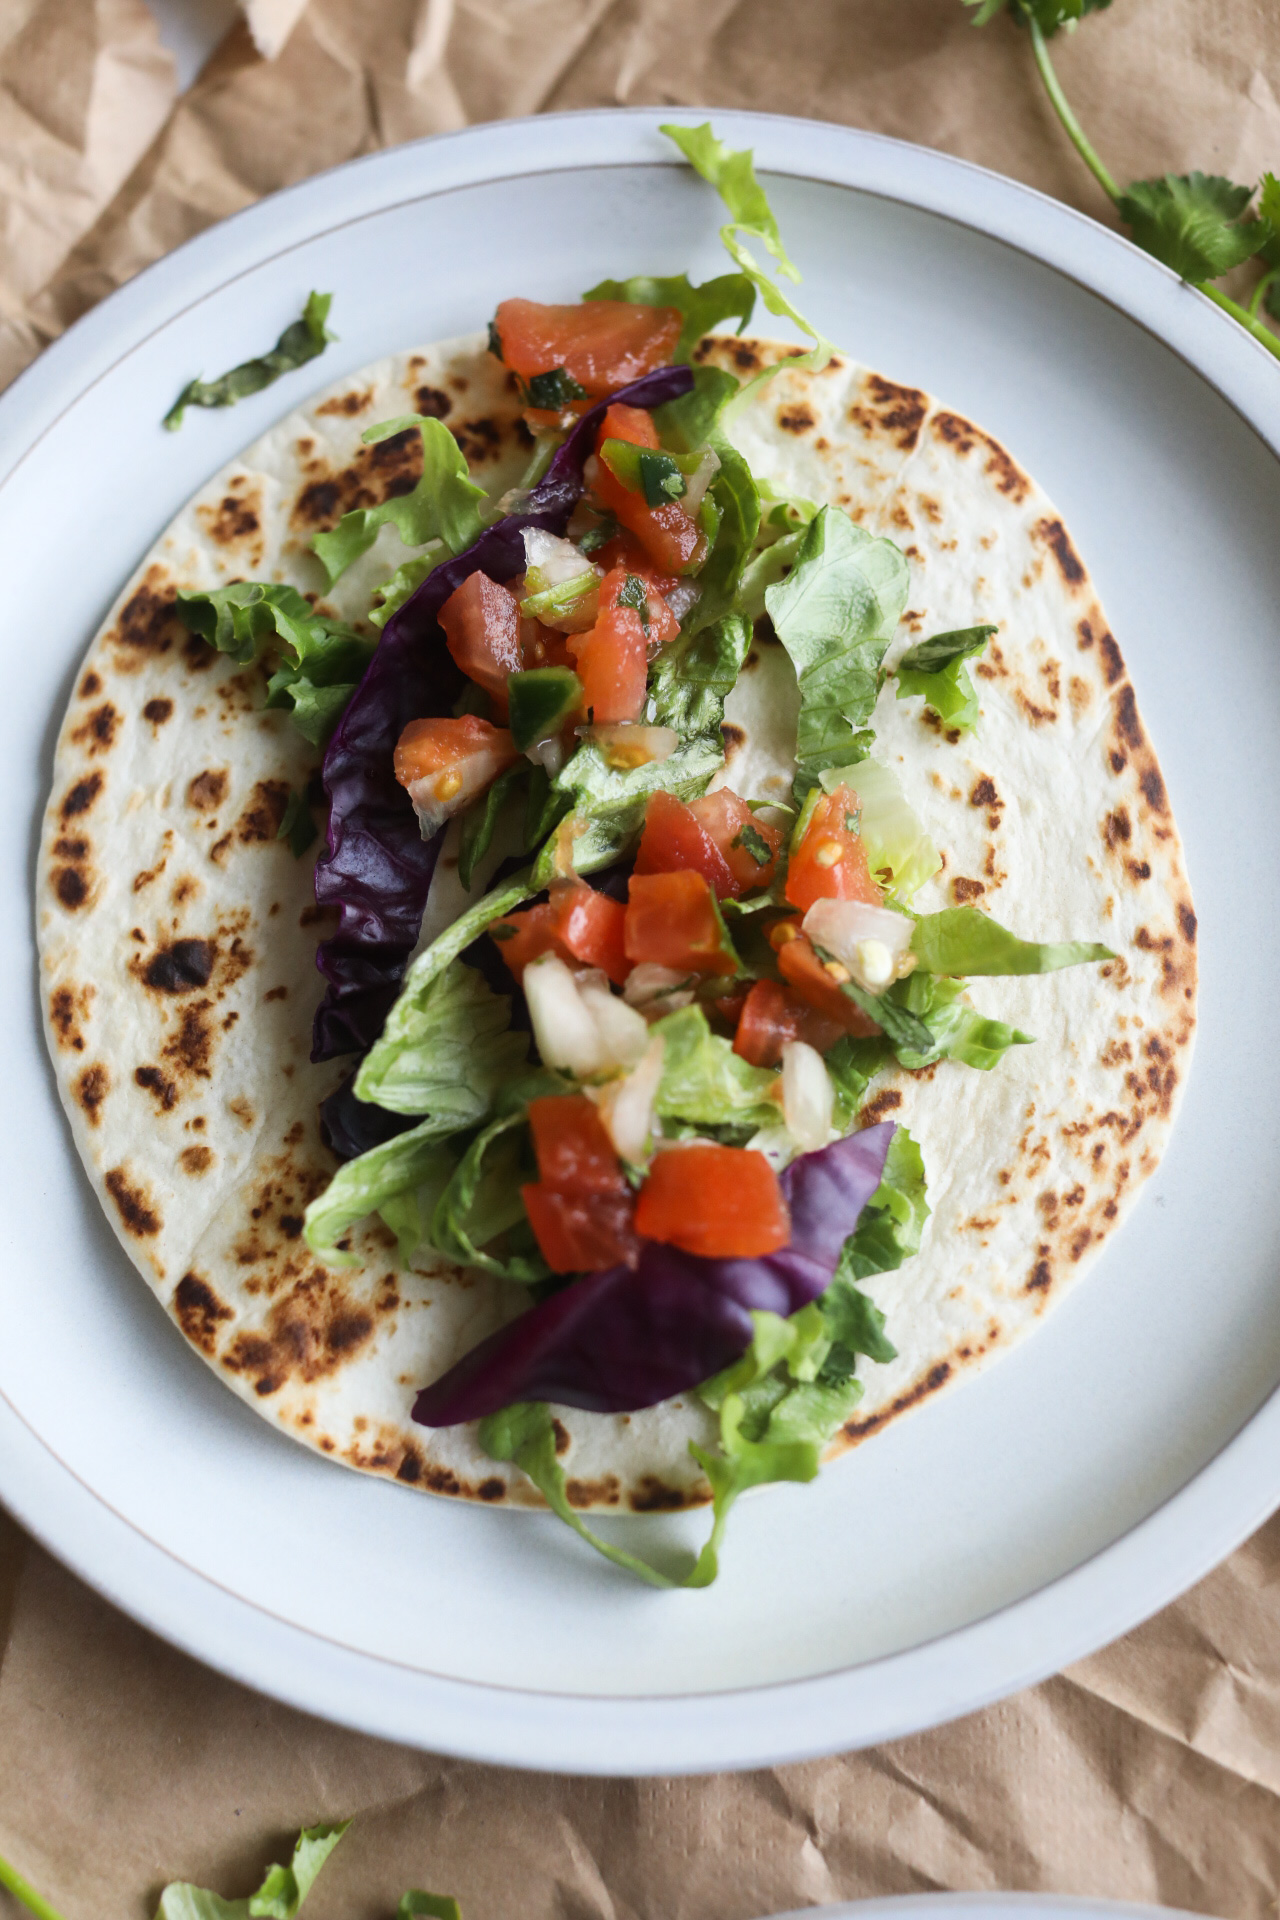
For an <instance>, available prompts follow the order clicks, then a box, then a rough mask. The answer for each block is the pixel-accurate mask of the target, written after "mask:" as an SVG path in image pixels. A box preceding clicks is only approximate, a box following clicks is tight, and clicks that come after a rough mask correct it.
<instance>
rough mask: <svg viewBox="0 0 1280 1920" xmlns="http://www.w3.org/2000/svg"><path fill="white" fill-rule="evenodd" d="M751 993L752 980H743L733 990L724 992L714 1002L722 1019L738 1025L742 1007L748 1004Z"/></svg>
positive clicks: (732, 1024)
mask: <svg viewBox="0 0 1280 1920" xmlns="http://www.w3.org/2000/svg"><path fill="white" fill-rule="evenodd" d="M750 993H751V984H750V982H749V981H747V980H742V981H739V983H738V985H737V986H736V987H734V988H733V989H732V991H731V992H729V993H725V994H722V995H721V996H720V998H719V999H718V1000H716V1001H713V1002H712V1004H713V1006H714V1007H715V1010H716V1012H717V1013H718V1014H719V1015H720V1018H721V1019H722V1020H727V1021H728V1023H729V1025H730V1026H731V1027H736V1026H737V1024H738V1021H739V1020H740V1019H741V1018H742V1009H743V1008H744V1007H745V1006H746V1004H747V1000H748V998H749V996H750Z"/></svg>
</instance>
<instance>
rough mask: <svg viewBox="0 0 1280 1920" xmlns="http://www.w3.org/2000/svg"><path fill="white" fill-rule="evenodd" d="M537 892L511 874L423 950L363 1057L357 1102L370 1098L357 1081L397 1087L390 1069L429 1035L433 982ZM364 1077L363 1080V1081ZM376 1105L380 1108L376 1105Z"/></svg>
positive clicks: (394, 1072)
mask: <svg viewBox="0 0 1280 1920" xmlns="http://www.w3.org/2000/svg"><path fill="white" fill-rule="evenodd" d="M537 891H538V889H537V888H536V887H535V886H534V885H533V883H532V881H531V879H530V876H529V874H528V872H527V871H526V872H525V873H523V874H517V875H516V876H515V877H514V878H513V879H511V880H506V881H504V882H503V884H502V885H501V886H500V887H494V888H493V889H492V891H491V892H489V893H486V894H485V896H484V898H483V899H482V900H477V902H476V904H475V906H474V907H468V909H467V911H466V912H465V913H463V914H459V916H458V918H457V919H456V920H455V921H453V923H452V924H451V925H450V926H447V927H446V928H445V930H444V932H443V933H442V934H440V935H439V937H438V938H437V939H435V940H433V941H432V943H431V945H430V946H429V947H426V948H424V949H423V951H422V952H421V953H420V954H419V955H418V957H417V959H416V960H414V961H413V962H412V964H411V965H410V967H409V971H408V972H407V973H406V974H405V977H404V985H403V986H402V987H401V989H400V997H399V999H398V1000H397V1001H396V1003H395V1005H394V1006H393V1007H392V1009H391V1011H390V1013H389V1014H388V1015H387V1020H386V1025H385V1026H384V1027H383V1029H382V1032H381V1034H380V1035H379V1037H378V1039H377V1040H376V1041H375V1042H374V1044H373V1046H372V1047H371V1048H370V1049H369V1052H368V1053H367V1054H366V1055H365V1058H364V1063H363V1065H362V1067H361V1069H360V1077H359V1078H358V1079H357V1081H356V1092H357V1094H358V1096H359V1098H360V1099H362V1100H363V1099H365V1098H366V1097H367V1098H370V1099H372V1097H373V1096H372V1093H370V1094H369V1095H367V1096H366V1094H365V1093H364V1092H362V1091H361V1083H362V1081H363V1084H364V1086H366V1087H369V1088H372V1087H374V1086H375V1085H380V1084H381V1082H382V1078H383V1075H384V1074H386V1075H387V1076H388V1077H389V1078H390V1077H392V1076H394V1077H395V1078H396V1079H397V1081H399V1070H398V1069H397V1068H396V1064H395V1063H396V1062H397V1061H398V1060H399V1057H400V1054H401V1051H402V1050H405V1051H406V1052H407V1053H408V1055H409V1057H410V1060H411V1059H412V1055H413V1050H414V1049H415V1047H416V1046H417V1043H418V1040H419V1036H420V1035H422V1034H423V1033H425V1032H427V1031H428V1030H429V1026H430V1022H431V1019H432V1014H431V991H432V986H433V983H434V982H435V980H436V979H437V978H438V976H439V975H440V974H442V973H444V971H445V969H446V968H447V967H448V966H449V965H450V963H451V962H452V961H454V960H456V959H457V957H458V955H459V954H460V953H465V951H466V949H467V948H468V947H469V946H470V945H471V942H472V941H473V940H478V939H479V937H480V935H481V934H482V933H483V932H484V931H485V930H486V928H487V927H489V926H490V925H491V924H492V922H493V921H495V920H500V919H501V918H502V916H503V915H504V914H507V913H512V912H514V911H515V909H516V908H517V907H518V906H521V905H522V904H523V903H524V902H525V901H526V900H527V899H528V898H529V896H530V894H532V893H536V892H537ZM462 971H463V972H464V973H473V974H476V978H477V979H479V978H480V976H479V974H477V973H476V969H475V968H474V967H470V968H468V967H464V968H463V969H462ZM493 997H494V998H495V999H500V998H501V996H500V995H494V996H493ZM428 1071H429V1069H428ZM366 1074H367V1075H368V1078H367V1079H365V1078H364V1076H365V1075H366ZM376 1104H379V1105H381V1104H384V1103H383V1102H381V1101H379V1102H377V1103H376Z"/></svg>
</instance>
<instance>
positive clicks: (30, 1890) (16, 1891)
mask: <svg viewBox="0 0 1280 1920" xmlns="http://www.w3.org/2000/svg"><path fill="white" fill-rule="evenodd" d="M0 1887H7V1888H8V1890H9V1892H10V1893H11V1894H12V1895H13V1897H14V1899H15V1900H17V1901H19V1902H20V1903H21V1905H22V1906H24V1907H25V1908H26V1909H27V1911H28V1913H34V1914H35V1916H36V1920H61V1915H60V1914H58V1913H57V1912H56V1911H55V1910H54V1908H52V1907H51V1906H50V1905H49V1902H48V1901H47V1900H45V1899H42V1898H41V1896H40V1895H39V1894H38V1893H37V1892H36V1890H35V1888H34V1887H33V1886H29V1885H28V1883H27V1882H26V1881H25V1880H24V1879H23V1877H22V1875H21V1874H20V1873H18V1872H16V1871H15V1869H14V1868H13V1867H11V1866H10V1865H9V1862H8V1861H7V1860H3V1859H0Z"/></svg>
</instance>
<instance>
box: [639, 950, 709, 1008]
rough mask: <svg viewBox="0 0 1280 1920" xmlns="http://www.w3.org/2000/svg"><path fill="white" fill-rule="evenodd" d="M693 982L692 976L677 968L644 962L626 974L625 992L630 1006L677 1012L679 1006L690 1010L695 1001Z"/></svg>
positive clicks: (655, 962) (648, 961) (654, 961)
mask: <svg viewBox="0 0 1280 1920" xmlns="http://www.w3.org/2000/svg"><path fill="white" fill-rule="evenodd" d="M693 979H694V975H693V974H690V973H681V972H679V970H678V969H677V968H675V967H660V966H659V965H658V963H657V961H656V960H642V961H641V962H640V964H639V966H638V967H632V969H631V971H630V973H629V974H628V975H627V984H626V986H625V987H624V988H623V989H622V993H623V997H624V999H625V1000H626V1002H627V1005H628V1006H629V1007H643V1008H644V1009H645V1011H646V1012H650V1011H654V1012H657V1013H674V1012H675V1011H676V1010H677V1008H678V1007H687V1006H688V1005H689V1003H690V1001H691V1000H692V999H693V989H692V987H691V985H690V982H691V981H692V980H693Z"/></svg>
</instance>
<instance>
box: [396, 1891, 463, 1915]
mask: <svg viewBox="0 0 1280 1920" xmlns="http://www.w3.org/2000/svg"><path fill="white" fill-rule="evenodd" d="M419 1915H423V1916H425V1917H426V1920H462V1908H461V1907H460V1906H459V1905H458V1903H457V1901H456V1900H455V1899H454V1898H453V1897H452V1895H451V1894H447V1893H424V1892H423V1891H422V1888H421V1887H410V1889H409V1891H408V1893H404V1894H401V1896H400V1905H399V1906H398V1907H397V1908H396V1920H418V1916H419Z"/></svg>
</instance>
